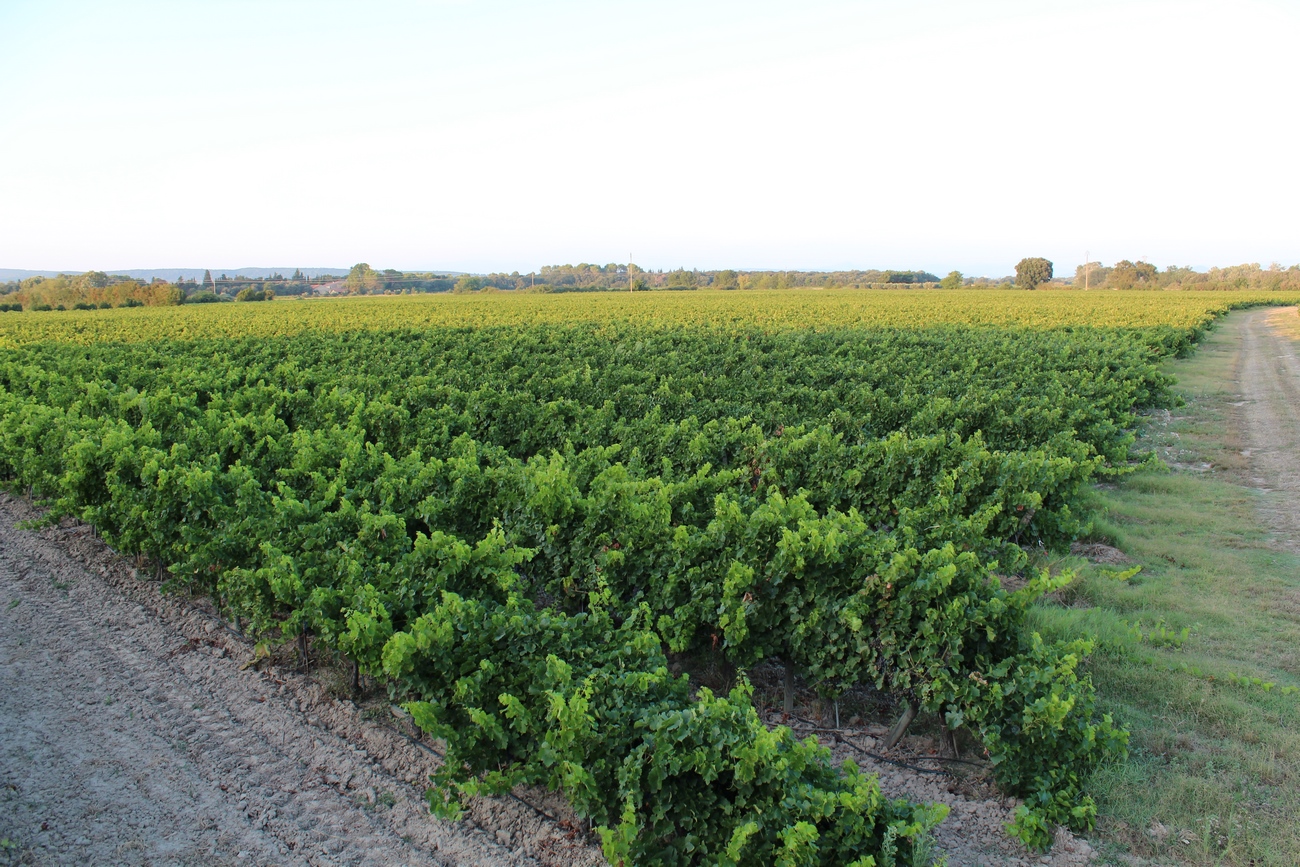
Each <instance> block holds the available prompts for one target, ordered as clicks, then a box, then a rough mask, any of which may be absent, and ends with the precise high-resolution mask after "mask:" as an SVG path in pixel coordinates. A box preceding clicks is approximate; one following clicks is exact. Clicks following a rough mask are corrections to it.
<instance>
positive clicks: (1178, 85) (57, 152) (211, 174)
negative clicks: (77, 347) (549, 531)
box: [0, 0, 1300, 275]
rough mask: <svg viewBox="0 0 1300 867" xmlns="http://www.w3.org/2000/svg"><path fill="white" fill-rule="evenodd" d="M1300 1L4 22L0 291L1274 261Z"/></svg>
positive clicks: (216, 14)
mask: <svg viewBox="0 0 1300 867" xmlns="http://www.w3.org/2000/svg"><path fill="white" fill-rule="evenodd" d="M1297 45H1300V2H1295V0H1291V2H1248V0H1236V2H1189V0H1179V2H1141V0H1126V2H1105V0H1094V2H1082V0H1078V2H1071V0H1059V2H1053V0H1032V2H976V0H957V2H938V0H929V2H927V0H910V2H865V0H860V2H846V3H836V2H807V0H805V2H800V3H789V2H783V3H770V2H756V0H744V2H706V0H694V2H674V0H655V2H643V3H642V2H638V3H630V2H628V3H622V2H611V0H605V2H546V3H540V2H529V3H525V2H425V3H398V2H377V0H370V2H366V3H361V2H351V3H332V2H322V0H310V2H277V0H256V2H219V0H213V2H183V0H169V2H152V3H150V2H127V0H116V2H111V3H110V2H86V3H71V2H59V0H39V2H25V0H0V267H10V268H33V269H38V268H39V269H67V270H83V269H89V268H102V269H123V268H152V267H232V266H241V265H247V266H253V265H288V266H294V265H304V266H305V265H332V266H338V265H342V266H346V265H350V264H352V263H354V262H358V261H367V262H369V263H371V264H372V265H374V266H375V267H395V268H406V269H413V268H424V267H438V268H452V269H459V270H472V271H486V270H504V271H511V270H516V269H517V270H520V271H528V270H531V269H533V268H536V267H538V266H540V265H543V264H559V263H564V262H573V263H576V262H579V261H589V262H599V263H605V262H623V261H626V260H627V258H628V255H629V253H630V254H631V255H632V256H633V258H634V261H636V262H637V263H638V264H640V265H642V266H643V267H650V268H672V267H677V266H679V265H680V266H685V267H688V268H690V267H699V268H721V267H742V268H852V267H857V268H868V267H892V268H925V269H928V270H931V271H935V272H939V273H944V272H946V271H947V270H949V269H952V268H956V269H960V270H962V271H964V272H966V273H967V274H989V275H1001V274H1007V273H1010V272H1011V271H1012V270H1013V268H1014V264H1015V262H1016V261H1017V260H1019V259H1020V258H1021V257H1022V256H1028V255H1041V256H1046V257H1048V258H1050V259H1052V260H1054V261H1055V262H1056V265H1057V272H1058V273H1063V272H1066V271H1072V270H1073V267H1074V265H1075V264H1077V263H1079V262H1081V261H1082V260H1083V254H1084V251H1085V250H1089V251H1091V252H1092V257H1093V258H1094V259H1100V260H1102V261H1105V262H1107V263H1110V262H1113V261H1115V260H1117V259H1121V258H1138V257H1144V258H1147V259H1148V260H1150V261H1153V262H1155V263H1156V264H1157V265H1159V266H1161V267H1164V266H1166V265H1169V264H1175V263H1176V264H1193V265H1197V266H1205V265H1211V264H1236V263H1240V262H1249V261H1259V262H1262V263H1263V264H1265V265H1267V264H1268V263H1269V262H1271V261H1274V260H1277V261H1281V262H1283V263H1284V264H1291V263H1294V262H1300V215H1298V213H1297V210H1298V209H1300V170H1298V169H1297V158H1296V156H1295V153H1296V151H1297V149H1298V147H1297V144H1296V142H1297V140H1298V139H1300V136H1298V135H1297V134H1298V133H1300V116H1298V114H1297V111H1296V99H1297V90H1298V89H1300V88H1298V87H1297V85H1300V71H1298V70H1297V66H1296V51H1297V48H1296V46H1297Z"/></svg>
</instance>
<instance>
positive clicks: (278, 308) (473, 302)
mask: <svg viewBox="0 0 1300 867" xmlns="http://www.w3.org/2000/svg"><path fill="white" fill-rule="evenodd" d="M1297 300H1300V298H1297V297H1296V296H1295V295H1294V293H1290V294H1287V293H1277V292H1262V291H1241V292H1194V291H1180V292H1154V291H1152V292H1137V291H1135V292H1124V291H1091V292H1084V291H1079V290H1044V289H1040V290H1037V291H1033V292H1025V291H1017V290H995V289H974V290H953V291H937V290H855V289H824V290H823V289H787V290H779V291H746V292H739V291H730V292H727V291H705V290H697V291H690V292H666V291H660V292H637V293H631V292H629V293H619V292H601V293H568V294H556V295H515V294H512V293H506V292H500V293H483V294H476V295H411V296H384V297H363V298H340V299H305V300H288V299H284V300H281V301H278V302H277V303H273V304H211V305H207V304H204V305H192V306H190V305H186V306H180V307H150V308H134V309H114V310H92V311H51V312H43V313H33V312H28V313H23V314H16V313H10V314H3V315H0V346H15V345H19V344H23V343H34V342H43V341H72V342H77V343H95V342H102V341H135V340H157V339H160V338H164V339H179V340H186V339H204V338H216V337H276V336H287V335H290V334H295V333H298V332H301V331H308V330H316V331H352V330H388V329H420V328H437V327H457V328H464V327H479V326H484V325H541V324H574V323H579V322H593V323H627V324H633V325H643V326H659V325H664V326H687V327H690V326H702V327H728V326H742V327H743V326H753V327H759V328H764V329H769V328H770V329H804V328H810V329H825V328H853V327H890V326H893V327H901V328H923V327H926V326H931V325H990V326H1001V327H1017V326H1022V327H1028V328H1058V327H1067V326H1100V327H1120V328H1126V327H1138V328H1144V327H1152V326H1172V327H1174V328H1181V329H1192V330H1194V331H1199V330H1200V329H1202V328H1203V327H1204V326H1205V325H1207V324H1208V323H1209V322H1210V321H1211V320H1212V319H1213V318H1214V317H1215V316H1217V315H1220V314H1222V313H1224V312H1226V311H1227V310H1229V309H1232V308H1236V307H1242V306H1250V305H1253V304H1293V303H1296V301H1297Z"/></svg>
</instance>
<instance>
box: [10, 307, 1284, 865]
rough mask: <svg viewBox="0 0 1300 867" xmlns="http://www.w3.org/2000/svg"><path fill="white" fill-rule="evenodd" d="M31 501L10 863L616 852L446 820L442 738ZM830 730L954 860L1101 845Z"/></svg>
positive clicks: (1268, 427)
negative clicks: (259, 640) (1046, 844)
mask: <svg viewBox="0 0 1300 867" xmlns="http://www.w3.org/2000/svg"><path fill="white" fill-rule="evenodd" d="M1238 315H1242V316H1244V318H1245V322H1244V323H1243V328H1242V346H1241V355H1240V359H1241V360H1240V364H1239V368H1238V374H1239V385H1240V389H1241V399H1242V405H1241V420H1242V426H1243V428H1244V434H1245V437H1246V440H1247V443H1248V448H1247V449H1246V450H1245V452H1246V457H1247V458H1248V460H1249V464H1250V467H1251V472H1252V477H1253V478H1254V479H1255V481H1256V484H1258V485H1259V486H1260V487H1261V489H1263V490H1265V491H1266V494H1265V496H1264V498H1263V501H1262V504H1261V519H1262V520H1263V521H1265V522H1267V523H1268V524H1269V526H1270V528H1271V529H1272V530H1273V531H1274V532H1275V533H1277V534H1278V538H1279V543H1280V544H1283V545H1285V546H1286V547H1288V548H1290V549H1292V550H1296V551H1300V462H1298V461H1297V455H1298V454H1300V359H1298V358H1297V345H1298V344H1297V343H1296V342H1294V337H1291V336H1288V333H1289V334H1295V333H1296V332H1297V331H1300V329H1296V328H1295V327H1294V326H1293V325H1292V323H1291V320H1290V319H1286V318H1285V317H1287V316H1288V315H1289V316H1290V317H1292V318H1294V317H1295V310H1294V308H1289V309H1287V310H1258V311H1250V312H1247V313H1245V314H1238ZM37 517H39V515H38V513H37V512H36V511H34V510H33V509H32V508H31V507H30V506H28V505H27V504H26V503H25V502H23V501H21V500H18V499H15V498H13V497H9V496H7V495H2V494H0V864H4V863H19V864H78V865H80V864H159V865H161V864H196V865H197V864H203V865H209V864H210V865H217V864H312V865H328V864H339V865H343V864H349V865H351V864H375V865H380V864H384V865H387V864H474V865H479V864H483V865H494V864H501V865H523V864H537V865H564V867H583V865H587V864H600V863H603V861H602V859H601V858H600V854H599V851H598V849H597V848H596V847H595V845H594V844H593V843H592V842H591V841H590V840H589V839H588V838H586V837H585V836H584V835H582V834H580V833H578V831H577V826H576V824H575V823H574V822H573V821H572V817H571V816H568V815H566V810H565V807H564V805H563V804H562V803H559V802H558V800H557V799H556V798H554V797H553V796H546V795H544V794H541V793H537V792H519V793H517V794H518V795H519V797H516V798H502V799H493V800H486V799H485V800H483V801H481V802H478V803H475V804H473V805H472V806H471V809H470V811H469V815H468V817H467V818H466V819H465V820H463V821H461V822H457V823H451V822H444V821H440V820H437V819H434V818H433V817H431V816H430V815H429V813H428V810H427V809H426V807H425V803H424V801H423V798H422V794H421V793H422V790H423V788H424V783H425V781H427V779H428V775H429V773H431V772H432V770H433V769H434V768H436V767H437V762H438V756H437V753H436V752H435V750H436V745H429V744H425V743H423V742H417V741H416V740H414V739H413V738H411V737H410V734H413V732H410V731H409V730H407V731H403V730H402V729H403V723H402V722H401V720H400V718H398V717H395V716H394V715H393V714H391V713H388V712H386V709H384V708H382V706H381V708H380V709H379V710H380V712H376V708H375V707H374V706H373V705H372V706H369V707H366V708H362V707H359V706H357V705H355V704H353V703H352V702H351V701H347V700H341V699H338V698H335V697H334V696H333V695H331V693H330V691H329V690H327V689H326V688H325V687H324V686H322V685H321V683H319V682H317V681H316V680H315V679H313V678H312V677H310V676H307V675H304V674H300V673H298V672H296V671H294V670H291V669H289V668H286V667H283V666H274V665H272V666H262V667H259V668H252V667H246V663H248V662H249V661H250V660H251V659H252V658H253V648H252V645H251V644H250V643H249V642H248V641H247V640H246V639H245V638H244V637H242V636H240V635H238V634H236V633H234V632H232V631H231V630H230V629H229V628H228V627H227V626H226V625H225V624H224V623H223V622H221V621H220V620H219V619H218V618H216V617H215V616H214V615H213V614H212V612H211V610H210V609H209V608H208V607H206V606H205V605H204V603H203V601H202V600H192V599H186V598H182V597H175V596H169V595H164V594H161V593H160V592H159V590H158V587H157V585H156V584H155V583H154V582H152V581H149V580H146V579H144V578H142V577H140V576H138V575H137V574H136V570H135V569H134V568H132V565H131V563H130V562H129V561H127V560H126V559H124V558H122V557H120V556H118V555H116V554H114V553H113V552H112V551H111V550H109V549H108V548H107V547H105V546H104V545H103V544H102V543H100V542H99V541H98V540H97V539H95V538H94V536H93V534H92V533H91V530H90V528H89V527H85V526H79V525H75V524H71V523H67V524H64V525H62V526H59V527H47V528H45V529H42V530H39V531H37V530H24V529H19V528H18V526H17V525H18V524H19V523H20V522H22V521H28V520H32V519H34V518H37ZM815 726H816V724H814V723H811V722H809V723H807V724H805V723H802V722H800V721H797V720H796V721H795V727H796V729H800V728H802V729H805V730H806V733H809V734H815V735H817V736H818V737H819V738H820V739H821V740H822V742H823V743H825V744H826V745H827V746H829V747H831V748H832V749H833V750H834V752H835V754H836V757H837V758H847V757H852V758H853V759H854V760H855V761H857V762H858V763H859V764H860V765H861V766H863V767H864V768H865V769H867V770H871V771H876V772H878V773H879V774H880V778H881V785H882V788H884V790H885V792H886V794H888V795H891V796H896V797H908V798H911V799H914V800H924V801H941V802H944V803H947V804H949V805H950V807H951V809H952V812H951V814H950V816H949V818H948V819H947V820H946V821H945V822H944V823H943V824H942V825H941V826H940V827H939V829H938V831H937V833H936V840H937V843H938V851H940V852H943V853H946V854H947V855H948V858H949V863H950V864H952V865H953V867H966V865H971V867H974V865H1003V864H1012V865H1015V864H1020V865H1030V864H1039V863H1043V864H1054V865H1058V867H1065V865H1078V864H1086V863H1088V862H1089V861H1091V860H1092V855H1093V853H1092V850H1091V848H1090V847H1089V846H1088V844H1087V843H1086V842H1085V841H1083V840H1079V839H1076V838H1074V837H1072V836H1071V835H1069V834H1068V833H1065V832H1061V833H1060V834H1059V835H1058V839H1057V845H1056V846H1055V847H1054V848H1053V851H1052V853H1051V854H1050V855H1047V856H1041V857H1039V856H1035V855H1030V854H1027V853H1026V852H1025V851H1024V850H1023V849H1021V848H1019V847H1018V846H1017V845H1016V844H1015V843H1014V841H1012V840H1010V839H1009V838H1007V836H1006V834H1005V832H1004V831H1003V830H1002V827H1003V825H1004V824H1005V823H1006V822H1007V821H1008V820H1009V819H1010V816H1011V813H1012V811H1013V810H1014V807H1015V802H1014V801H1011V800H1009V799H1005V798H1000V797H997V796H996V795H994V794H993V793H991V792H990V790H989V789H988V787H987V785H985V784H982V783H980V782H979V779H978V775H976V776H974V777H972V776H970V775H967V774H963V773H962V767H964V766H957V765H947V766H945V765H943V764H942V763H937V762H931V763H927V761H926V759H927V758H928V757H931V756H933V754H934V752H935V749H934V747H935V745H934V744H933V743H931V742H929V741H927V739H925V738H923V737H911V738H908V739H906V740H905V741H904V744H903V745H901V747H900V748H898V749H896V751H894V752H892V753H890V754H889V756H888V758H889V759H892V760H894V761H897V762H901V763H902V764H903V765H910V766H911V767H905V766H900V765H898V764H893V763H891V762H890V761H881V760H878V759H875V758H872V757H871V756H869V755H867V753H869V752H874V753H879V750H880V744H879V736H880V734H881V732H880V731H879V730H878V729H876V728H873V727H870V726H866V727H863V726H857V727H853V728H849V727H845V728H843V729H839V730H830V729H826V728H821V729H818V728H816V727H815ZM917 767H922V768H924V769H925V770H923V771H918V770H917V769H916V768H917ZM944 767H948V768H950V769H952V770H953V772H954V773H946V772H942V771H941V769H942V768H944ZM931 768H933V770H931Z"/></svg>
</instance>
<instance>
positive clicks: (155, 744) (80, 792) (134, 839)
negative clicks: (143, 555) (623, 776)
mask: <svg viewBox="0 0 1300 867" xmlns="http://www.w3.org/2000/svg"><path fill="white" fill-rule="evenodd" d="M33 517H36V513H35V512H33V511H32V510H30V509H29V508H28V507H26V506H25V504H23V503H22V502H20V501H17V500H14V499H13V498H11V497H8V496H7V495H0V837H5V838H8V839H9V840H10V841H12V842H13V843H16V844H17V845H18V846H19V847H20V848H19V850H17V854H14V853H10V854H11V855H12V856H13V858H11V860H17V863H34V864H47V863H49V864H146V863H165V864H213V865H215V864H311V865H332V864H348V865H351V864H374V865H380V864H385V865H386V864H395V865H407V864H412V865H415V864H488V865H497V864H499V865H516V864H560V863H563V864H565V865H582V864H588V863H595V862H597V861H598V860H599V855H598V853H597V852H595V851H594V850H593V849H592V847H590V846H588V845H585V844H583V843H582V842H581V840H575V839H574V835H573V834H572V833H571V832H570V833H566V830H565V829H564V828H563V827H561V826H558V825H556V824H555V823H554V822H548V821H547V820H546V819H545V818H544V817H541V816H539V815H537V814H536V813H535V812H534V811H531V810H529V809H528V808H526V807H524V806H522V805H521V804H518V803H512V802H510V801H502V800H500V799H497V800H487V799H484V800H482V801H480V802H478V803H475V804H473V805H472V806H471V810H470V821H468V822H462V823H448V822H442V821H439V820H437V819H434V818H433V817H431V816H430V815H429V813H428V809H427V807H426V805H425V803H424V801H423V797H422V794H421V792H422V789H423V784H424V782H425V781H427V779H428V774H429V773H430V772H432V770H433V769H434V768H436V766H437V765H436V760H435V759H434V758H433V757H432V756H431V755H430V754H429V753H428V752H427V751H424V750H420V749H418V748H416V747H415V746H414V745H412V744H411V743H410V742H409V741H408V740H406V739H405V738H404V737H403V736H401V735H400V734H399V733H397V732H396V731H394V730H392V729H391V728H388V727H387V726H383V725H378V724H376V723H374V722H371V721H366V720H365V719H363V718H362V716H361V714H360V712H359V711H358V709H357V708H356V707H355V706H354V705H353V704H352V703H351V702H346V701H336V700H334V699H332V698H331V697H330V696H329V695H328V694H326V692H325V690H324V689H323V688H321V687H320V685H319V684H316V683H314V682H313V681H311V680H310V679H308V678H305V677H301V676H297V675H294V674H290V673H287V672H279V671H276V670H274V669H271V670H268V671H245V670H243V666H242V662H243V661H244V660H245V659H248V658H250V656H251V653H250V650H251V649H250V648H249V647H248V645H247V644H246V642H244V641H243V640H242V639H241V638H239V637H238V636H234V635H232V634H230V633H229V632H228V631H227V630H226V629H225V628H224V626H222V625H220V624H219V622H218V621H217V620H216V619H215V618H211V617H207V616H205V615H204V614H203V612H201V611H199V610H197V609H195V608H192V607H187V606H186V604H185V603H184V602H182V601H180V600H177V599H174V598H172V597H167V596H162V595H161V594H159V593H158V591H157V588H156V587H155V586H154V585H152V584H151V583H149V582H144V581H139V580H137V579H136V578H135V575H134V574H133V570H132V569H130V567H129V564H128V563H127V562H126V561H125V560H124V559H123V558H121V557H118V556H116V555H115V554H113V552H111V551H110V550H108V549H107V548H106V547H105V546H103V545H102V544H101V543H99V542H98V541H97V540H94V539H93V538H92V537H91V536H90V528H88V527H84V526H80V527H71V528H69V527H64V528H59V529H54V528H51V529H47V530H45V531H42V532H41V533H39V534H37V533H33V532H30V531H23V530H17V529H15V528H14V525H15V523H16V522H17V521H19V520H23V519H30V518H33ZM70 546H71V548H72V549H73V552H72V553H73V555H74V556H70V552H69V547H70Z"/></svg>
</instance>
